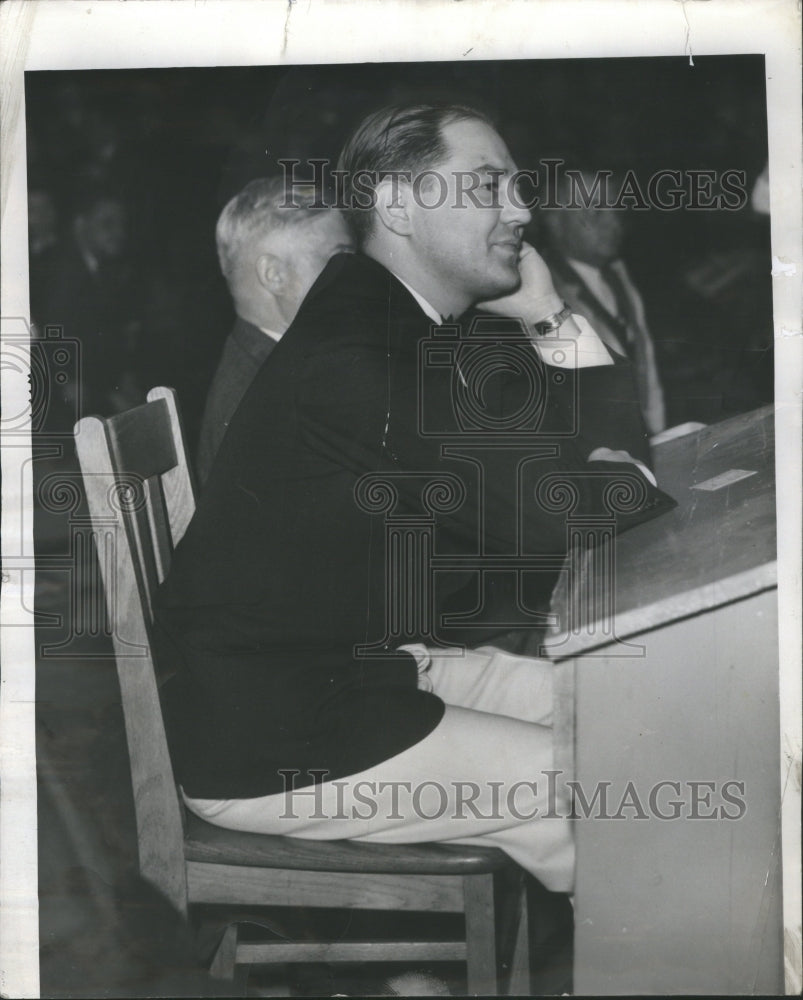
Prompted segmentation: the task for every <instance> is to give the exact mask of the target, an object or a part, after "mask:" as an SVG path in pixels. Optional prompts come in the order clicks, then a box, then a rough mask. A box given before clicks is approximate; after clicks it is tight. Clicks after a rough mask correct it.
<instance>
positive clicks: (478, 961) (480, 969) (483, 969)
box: [463, 873, 499, 996]
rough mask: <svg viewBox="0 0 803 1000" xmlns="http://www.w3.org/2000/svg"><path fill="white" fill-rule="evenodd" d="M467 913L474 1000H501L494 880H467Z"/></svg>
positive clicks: (470, 983)
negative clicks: (479, 999)
mask: <svg viewBox="0 0 803 1000" xmlns="http://www.w3.org/2000/svg"><path fill="white" fill-rule="evenodd" d="M463 899H464V902H465V913H466V952H467V960H466V964H467V966H468V970H467V971H468V993H469V995H470V996H482V995H483V994H484V995H485V996H498V994H499V983H498V977H497V971H496V921H495V910H494V877H493V874H491V873H489V874H486V875H465V876H463Z"/></svg>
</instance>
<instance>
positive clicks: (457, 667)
mask: <svg viewBox="0 0 803 1000" xmlns="http://www.w3.org/2000/svg"><path fill="white" fill-rule="evenodd" d="M403 648H405V649H408V650H409V651H410V652H412V653H413V655H414V656H415V658H416V661H417V662H418V667H419V687H421V688H424V689H426V690H432V691H434V693H435V694H437V695H438V696H439V697H440V698H442V699H443V701H444V702H445V703H446V711H445V713H444V716H443V718H442V720H441V721H440V723H439V724H438V725H437V726H436V728H435V729H434V730H433V731H432V732H431V733H430V734H429V736H426V737H425V738H424V739H423V740H421V741H420V742H419V743H416V744H415V745H414V746H411V747H408V749H406V750H403V751H402V752H401V753H399V754H397V755H396V756H395V757H391V758H390V759H389V760H385V761H382V762H381V763H379V764H376V765H374V766H373V767H369V768H367V769H366V770H365V771H361V772H360V773H359V774H353V775H350V776H348V777H345V778H340V779H337V780H333V781H327V782H324V783H322V784H318V785H315V786H306V787H303V788H298V789H293V788H292V785H291V784H290V779H288V790H287V791H285V792H279V793H277V794H274V795H266V796H263V797H260V798H251V799H224V800H211V799H191V798H188V797H186V796H185V802H186V804H187V807H188V808H189V809H191V810H192V811H193V812H194V813H197V815H199V816H200V817H201V818H202V819H205V820H206V821H207V822H209V823H214V824H216V825H217V826H222V827H226V828H228V829H231V830H242V831H248V832H252V833H268V834H282V835H284V836H290V837H302V838H307V839H310V840H341V839H349V840H355V841H365V842H368V843H384V844H414V843H422V842H433V841H450V842H452V843H456V844H476V845H482V846H488V847H491V846H492V847H500V848H501V849H502V850H504V851H505V852H506V853H507V854H508V855H509V856H510V857H511V858H513V860H514V861H516V862H518V864H520V865H521V866H522V867H523V868H525V869H527V871H529V872H531V873H532V874H533V875H535V876H536V878H538V879H539V881H540V882H541V883H542V884H543V885H544V886H546V888H547V889H550V890H552V891H553V892H571V889H572V883H573V878H574V844H573V840H572V834H571V825H570V821H569V819H568V810H569V807H568V804H567V802H566V800H565V798H563V797H562V795H561V794H560V792H559V791H558V789H559V788H560V782H559V781H557V778H556V773H555V771H554V765H553V750H552V729H551V725H552V680H553V672H554V669H555V668H554V667H553V665H552V664H551V663H549V662H548V661H547V660H539V659H533V658H528V657H521V656H513V655H512V654H510V653H505V652H502V651H501V650H498V649H495V648H494V647H492V646H483V647H480V648H478V649H476V650H466V651H465V652H463V653H460V652H459V651H456V650H427V649H426V648H425V647H424V646H407V647H403Z"/></svg>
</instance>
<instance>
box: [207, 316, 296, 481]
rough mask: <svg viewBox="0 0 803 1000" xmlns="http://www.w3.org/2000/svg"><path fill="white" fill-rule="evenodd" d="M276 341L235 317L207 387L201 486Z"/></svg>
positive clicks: (257, 328) (252, 325) (251, 324)
mask: <svg viewBox="0 0 803 1000" xmlns="http://www.w3.org/2000/svg"><path fill="white" fill-rule="evenodd" d="M275 346H276V341H275V340H274V339H273V338H272V337H269V336H268V335H267V334H266V333H263V332H262V330H260V329H259V327H257V326H254V324H253V323H249V322H248V320H245V319H243V318H242V317H240V316H238V317H237V319H236V321H235V323H234V326H233V327H232V331H231V333H230V334H229V335H228V337H227V338H226V343H225V344H224V345H223V353H222V354H221V356H220V361H219V363H218V366H217V369H216V371H215V376H214V378H213V379H212V384H211V386H210V387H209V392H208V394H207V397H206V405H205V406H204V415H203V420H202V421H201V435H200V438H199V441H198V462H197V466H198V478H199V479H200V481H201V482H202V483H205V482H206V480H207V478H208V477H209V471H210V469H211V468H212V462H213V461H214V458H215V455H216V454H217V452H218V449H219V448H220V442H221V441H222V440H223V435H224V434H225V433H226V430H227V428H228V426H229V422H230V421H231V418H232V416H233V415H234V411H235V410H236V409H237V407H238V406H239V405H240V401H241V400H242V398H243V396H244V395H245V393H246V390H247V389H248V386H249V385H250V384H251V382H253V380H254V376H255V375H256V373H257V372H258V371H259V369H260V368H261V367H262V365H263V363H264V362H265V360H266V359H267V357H268V355H269V354H270V352H271V351H272V350H273V348H274V347H275Z"/></svg>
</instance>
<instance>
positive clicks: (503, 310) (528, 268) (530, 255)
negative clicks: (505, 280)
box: [477, 243, 563, 326]
mask: <svg viewBox="0 0 803 1000" xmlns="http://www.w3.org/2000/svg"><path fill="white" fill-rule="evenodd" d="M519 273H520V274H521V285H520V286H519V289H518V291H516V292H513V293H512V294H511V295H505V296H503V297H502V298H499V299H491V300H490V301H488V302H479V303H478V304H477V308H478V309H482V310H484V311H485V312H490V313H495V314H496V315H498V316H512V317H514V318H515V319H523V320H524V321H525V322H526V323H527V324H528V325H530V326H532V324H534V323H539V322H540V321H541V320H543V319H545V318H546V317H547V316H552V315H553V314H554V313H559V312H560V311H561V309H563V300H562V299H561V297H560V296H559V295H558V293H557V292H556V291H555V286H554V285H553V284H552V275H551V274H550V273H549V268H548V267H547V265H546V262H545V261H544V259H543V257H541V255H540V254H539V253H538V252H537V250H536V249H535V247H531V246H530V244H529V243H522V245H521V250H520V251H519Z"/></svg>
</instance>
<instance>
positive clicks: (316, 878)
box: [75, 388, 530, 995]
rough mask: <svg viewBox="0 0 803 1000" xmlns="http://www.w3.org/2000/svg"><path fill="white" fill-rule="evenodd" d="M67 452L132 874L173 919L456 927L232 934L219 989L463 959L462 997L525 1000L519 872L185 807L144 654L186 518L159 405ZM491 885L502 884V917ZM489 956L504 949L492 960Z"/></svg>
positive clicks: (179, 452)
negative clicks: (308, 910)
mask: <svg viewBox="0 0 803 1000" xmlns="http://www.w3.org/2000/svg"><path fill="white" fill-rule="evenodd" d="M75 440H76V447H77V452H78V457H79V461H80V464H81V470H82V475H83V480H84V486H85V490H86V495H87V500H88V504H89V511H90V515H91V522H92V532H93V535H94V538H95V543H96V546H97V551H98V556H99V560H100V568H101V574H102V579H103V584H104V588H105V591H106V603H107V608H108V613H109V616H110V621H111V623H112V626H113V642H114V650H115V659H116V664H117V671H118V674H119V680H120V691H121V697H122V704H123V712H124V716H125V726H126V736H127V741H128V749H129V754H130V759H131V778H132V784H133V792H134V807H135V813H136V823H137V835H138V844H139V866H140V871H141V874H142V875H143V877H144V878H146V879H147V880H148V881H150V882H151V883H153V884H154V885H155V886H156V887H157V888H158V889H160V890H161V892H162V893H163V894H164V896H166V897H167V899H168V900H170V901H171V902H172V903H173V904H174V905H175V906H176V907H177V908H178V910H179V911H180V912H182V913H183V914H187V912H188V909H189V908H190V907H192V906H194V905H197V904H225V905H238V906H251V907H253V906H271V907H277V906H291V907H335V908H359V909H370V910H388V911H427V912H433V911H435V912H440V913H463V914H464V915H465V938H464V939H463V940H460V941H435V942H433V941H387V940H382V941H360V942H354V941H334V942H308V941H306V942H286V941H282V940H275V941H268V942H260V943H254V942H246V941H242V940H239V932H238V926H237V925H236V924H232V925H231V926H229V927H228V929H227V930H226V932H225V934H224V936H223V940H222V942H221V944H220V947H219V948H218V950H217V953H216V955H215V958H214V960H213V963H212V970H211V971H212V973H213V975H216V976H218V977H220V978H232V977H233V976H234V968H235V965H252V964H266V963H291V962H382V961H385V962H400V961H411V962H425V961H457V960H459V961H465V962H466V963H467V974H468V991H469V993H472V994H477V993H485V994H491V995H496V994H498V993H499V992H501V991H503V992H510V993H514V994H525V995H526V994H529V992H530V981H529V968H528V928H527V905H526V892H525V891H524V888H523V878H522V872H521V870H520V869H518V868H517V867H516V866H514V865H513V864H512V863H511V862H510V861H509V860H508V858H507V857H506V855H505V854H504V853H503V852H501V851H499V850H496V849H493V848H478V847H461V846H455V845H451V846H450V845H446V844H418V845H413V846H396V845H394V846H386V845H378V844H377V845H372V844H357V843H354V842H352V841H310V840H299V839H293V838H289V837H281V836H263V835H256V834H243V833H237V832H233V831H230V830H224V829H221V828H219V827H215V826H212V825H210V824H207V823H205V822H203V821H202V820H200V819H199V818H198V817H196V816H195V815H193V814H192V813H190V812H189V811H188V810H187V811H185V809H184V807H183V803H182V801H181V798H180V795H179V793H178V790H177V787H176V783H175V780H174V777H173V771H172V767H171V763H170V757H169V754H168V748H167V742H166V737H165V731H164V724H163V720H162V714H161V707H160V702H159V691H158V672H157V670H156V668H155V664H154V658H153V653H152V651H151V644H150V628H151V625H152V620H153V599H154V595H155V591H156V588H157V587H158V585H159V583H160V582H161V581H162V579H163V578H164V576H165V574H166V573H167V570H168V568H169V565H170V557H171V553H172V551H173V548H174V546H175V545H176V544H177V543H178V541H179V540H180V538H181V536H182V535H183V533H184V531H185V529H186V528H187V525H188V524H189V521H190V519H191V517H192V514H193V512H194V509H195V497H194V490H193V479H192V474H191V472H190V467H189V463H188V461H187V451H186V447H185V444H184V440H183V435H182V430H181V424H180V419H179V414H178V409H177V404H176V396H175V393H174V391H173V390H172V389H166V388H155V389H152V390H151V392H149V393H148V402H147V403H145V404H144V405H142V406H139V407H136V408H135V409H133V410H129V411H127V412H125V413H121V414H119V415H117V416H114V417H110V418H108V419H101V418H100V417H85V418H83V419H82V420H80V421H79V422H78V423H77V424H76V426H75ZM495 882H496V883H497V888H498V887H499V885H500V884H502V883H504V882H507V884H508V887H510V886H511V885H512V887H513V889H512V891H508V892H507V893H506V896H507V901H506V902H507V906H506V907H500V905H499V899H501V898H502V896H503V895H505V894H502V893H499V892H497V893H496V896H495V892H494V886H495ZM496 897H499V898H498V899H497V898H496ZM503 924H505V925H506V926H505V927H502V925H503ZM500 942H501V944H500ZM500 949H501V950H504V951H506V952H507V951H509V959H508V961H506V962H505V963H501V962H498V959H497V953H498V951H499V950H500ZM506 957H507V956H506ZM500 968H502V969H503V972H502V973H501V974H500V971H499V969H500Z"/></svg>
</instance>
